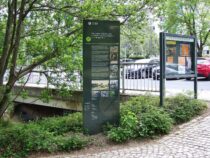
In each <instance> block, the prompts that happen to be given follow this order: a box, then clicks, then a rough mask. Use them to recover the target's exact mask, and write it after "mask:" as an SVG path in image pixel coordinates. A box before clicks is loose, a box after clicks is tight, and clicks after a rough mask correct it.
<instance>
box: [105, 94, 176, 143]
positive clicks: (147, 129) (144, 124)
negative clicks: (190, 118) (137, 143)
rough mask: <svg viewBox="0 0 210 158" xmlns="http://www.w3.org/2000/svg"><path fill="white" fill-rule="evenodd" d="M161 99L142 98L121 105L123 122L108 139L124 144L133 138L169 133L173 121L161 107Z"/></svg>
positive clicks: (113, 129) (152, 97)
mask: <svg viewBox="0 0 210 158" xmlns="http://www.w3.org/2000/svg"><path fill="white" fill-rule="evenodd" d="M157 105H159V98H158V97H154V96H149V95H147V96H140V97H134V98H131V99H130V100H129V101H127V102H125V103H123V104H122V105H121V110H120V114H121V122H120V126H119V127H114V128H112V129H111V130H110V131H109V132H108V138H109V139H110V140H112V141H115V142H123V141H126V140H129V139H131V138H137V137H149V136H154V135H161V134H166V133H169V132H170V130H171V128H172V124H173V121H172V119H171V118H170V117H169V115H168V114H167V113H166V112H165V111H164V110H163V109H162V108H160V107H158V106H157Z"/></svg>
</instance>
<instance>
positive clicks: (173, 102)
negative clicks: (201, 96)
mask: <svg viewBox="0 0 210 158" xmlns="http://www.w3.org/2000/svg"><path fill="white" fill-rule="evenodd" d="M206 108H207V104H206V103H205V102H203V101H200V100H196V99H192V98H190V97H189V96H186V95H183V94H180V95H177V96H175V97H170V98H167V99H166V102H165V105H164V109H165V110H166V111H167V112H168V113H169V115H170V116H171V118H173V119H174V122H175V123H176V124H179V123H183V122H186V121H189V120H190V119H192V118H193V117H194V116H196V115H199V114H201V113H202V112H203V111H204V110H205V109H206Z"/></svg>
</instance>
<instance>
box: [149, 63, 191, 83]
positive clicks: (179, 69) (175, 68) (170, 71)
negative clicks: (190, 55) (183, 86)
mask: <svg viewBox="0 0 210 158" xmlns="http://www.w3.org/2000/svg"><path fill="white" fill-rule="evenodd" d="M152 74H153V75H152V77H153V79H154V80H158V79H160V66H157V67H155V68H153V72H152ZM184 74H192V70H191V69H189V68H186V67H185V66H182V65H179V64H175V63H166V68H165V77H166V79H181V78H187V79H188V77H185V76H184Z"/></svg>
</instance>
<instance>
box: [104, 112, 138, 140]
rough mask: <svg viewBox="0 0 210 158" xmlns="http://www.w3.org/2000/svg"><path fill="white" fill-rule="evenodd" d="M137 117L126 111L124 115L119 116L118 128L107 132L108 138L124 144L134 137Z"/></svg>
mask: <svg viewBox="0 0 210 158" xmlns="http://www.w3.org/2000/svg"><path fill="white" fill-rule="evenodd" d="M137 123H138V120H137V117H136V115H135V114H134V113H133V112H131V111H127V113H126V115H122V116H121V120H120V127H113V128H111V129H110V131H108V133H107V134H108V138H109V139H110V140H112V141H115V142H124V141H126V140H129V139H131V138H135V137H136V136H135V135H136V133H135V132H136V131H135V129H136V127H137Z"/></svg>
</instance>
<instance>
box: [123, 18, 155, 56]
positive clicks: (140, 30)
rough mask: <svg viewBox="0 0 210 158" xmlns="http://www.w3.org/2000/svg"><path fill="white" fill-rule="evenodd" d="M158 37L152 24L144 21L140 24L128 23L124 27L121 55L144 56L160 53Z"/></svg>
mask: <svg viewBox="0 0 210 158" xmlns="http://www.w3.org/2000/svg"><path fill="white" fill-rule="evenodd" d="M158 44H159V43H158V37H157V34H156V33H155V32H154V30H153V27H152V25H151V24H148V23H147V21H142V22H141V23H139V24H138V25H134V26H133V25H132V24H127V25H124V26H123V27H122V35H121V57H122V58H132V57H144V58H148V57H151V56H156V55H158V52H159V49H158Z"/></svg>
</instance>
